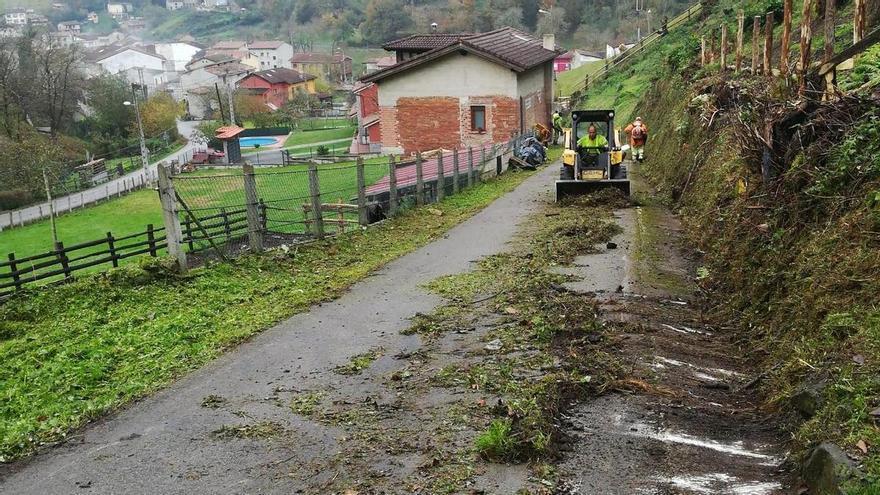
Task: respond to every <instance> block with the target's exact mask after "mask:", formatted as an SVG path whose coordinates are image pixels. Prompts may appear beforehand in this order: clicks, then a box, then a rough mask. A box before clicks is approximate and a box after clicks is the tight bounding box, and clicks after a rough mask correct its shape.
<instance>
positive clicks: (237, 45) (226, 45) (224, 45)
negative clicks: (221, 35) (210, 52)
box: [211, 41, 247, 50]
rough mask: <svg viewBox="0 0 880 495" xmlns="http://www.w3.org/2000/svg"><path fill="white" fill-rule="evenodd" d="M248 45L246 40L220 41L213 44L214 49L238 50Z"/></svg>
mask: <svg viewBox="0 0 880 495" xmlns="http://www.w3.org/2000/svg"><path fill="white" fill-rule="evenodd" d="M245 45H247V43H246V42H244V41H218V42H216V43H214V44H213V45H211V48H212V49H214V50H238V49H241V48H244V46H245Z"/></svg>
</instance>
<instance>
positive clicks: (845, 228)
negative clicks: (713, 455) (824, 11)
mask: <svg viewBox="0 0 880 495" xmlns="http://www.w3.org/2000/svg"><path fill="white" fill-rule="evenodd" d="M766 7H767V6H762V5H760V2H748V3H747V5H746V8H747V10H755V11H761V10H766ZM839 18H840V19H847V18H849V17H848V16H847V15H846V14H841V16H840V17H839ZM718 20H720V19H718V16H717V15H716V14H713V18H712V19H711V20H710V21H709V23H707V24H710V25H712V24H714V25H717V24H716V23H717V21H718ZM777 29H779V28H778V27H777ZM839 31H846V28H845V27H843V28H841V29H840V30H839ZM747 38H748V36H747ZM777 39H778V36H777ZM814 47H816V48H820V47H821V42H819V43H817V44H816V45H814ZM792 50H793V52H795V53H796V50H797V45H796V44H793V47H792ZM777 51H778V50H777ZM697 53H698V52H697V50H696V46H694V44H693V40H692V39H691V40H688V39H687V38H686V37H685V36H683V35H675V36H670V38H669V39H668V40H667V43H664V44H663V45H662V46H660V47H657V49H655V50H652V51H650V52H649V53H648V54H646V56H645V57H644V58H643V59H641V60H640V61H639V62H637V63H635V64H634V65H633V66H632V67H631V68H630V69H629V70H628V71H627V72H626V73H623V74H618V75H616V76H612V77H610V78H609V79H607V80H605V81H604V82H603V83H601V84H600V85H598V86H597V87H596V88H594V90H593V91H591V93H590V94H589V95H588V97H587V99H586V101H585V102H583V104H582V106H585V107H597V106H603V107H604V106H608V105H613V106H616V107H617V108H618V112H619V115H621V116H623V117H631V116H632V113H633V112H634V111H638V112H640V113H643V116H644V117H645V118H646V119H647V122H648V124H649V125H651V126H652V128H653V129H654V132H653V133H652V140H651V143H649V150H648V153H649V157H650V160H649V161H648V162H646V172H647V173H648V174H649V176H650V177H651V178H652V181H653V182H654V184H655V185H656V186H657V188H658V191H659V193H660V194H661V195H662V196H664V197H666V198H667V200H669V201H671V202H673V203H674V204H675V205H677V206H679V207H680V208H681V209H682V216H683V219H684V220H685V224H686V225H687V227H688V230H689V232H690V235H691V236H692V238H693V240H694V242H695V243H696V244H697V245H698V246H699V247H700V248H701V249H702V250H704V251H705V252H706V261H705V263H706V266H705V269H706V273H707V274H708V278H707V279H706V280H705V281H704V283H705V284H706V287H707V288H708V289H711V290H712V291H713V294H714V296H715V298H716V301H723V303H721V304H719V306H718V308H716V309H717V310H718V313H717V314H718V316H719V318H722V319H724V320H727V321H733V322H735V324H736V326H737V328H738V330H739V331H740V332H742V335H743V341H744V342H748V343H749V346H750V347H749V348H750V350H751V356H752V357H753V358H755V359H756V361H758V365H759V366H763V367H764V369H765V370H766V371H767V378H766V380H764V382H762V391H763V393H764V394H765V396H766V397H767V399H768V405H770V406H772V407H775V408H778V409H780V410H791V408H792V405H793V403H792V401H791V398H792V397H793V396H794V395H795V394H796V393H797V392H798V391H799V390H800V389H801V387H803V386H805V384H806V385H811V386H818V387H819V390H820V393H819V398H820V405H819V407H818V409H817V411H816V413H815V415H814V416H812V417H811V418H810V419H809V420H806V421H805V420H802V419H799V420H796V421H795V422H794V423H793V424H792V425H791V427H792V430H793V436H794V444H793V447H794V454H795V455H796V456H798V457H799V458H801V459H803V458H804V457H803V456H805V455H806V453H808V452H809V449H810V448H811V447H813V446H815V445H817V444H818V443H820V442H822V441H832V442H836V443H837V444H838V445H840V446H841V447H842V448H844V450H846V451H847V452H848V453H849V454H850V455H853V456H854V457H856V458H858V459H860V460H861V462H862V467H863V469H864V470H865V471H866V472H867V473H868V475H869V479H870V480H871V481H872V483H873V484H874V486H875V489H876V486H880V454H878V453H877V452H876V450H875V449H874V447H873V446H874V445H878V444H880V430H878V428H877V426H876V424H875V423H873V421H872V420H871V418H870V417H869V415H868V411H870V410H872V409H876V408H877V407H878V406H880V399H878V397H880V381H878V380H877V378H876V377H877V376H880V311H878V310H877V309H876V308H877V307H880V261H878V260H877V257H876V249H877V240H876V237H875V236H876V232H877V231H878V230H880V229H878V223H877V222H878V221H880V220H878V218H880V214H878V213H877V209H876V207H875V206H871V205H876V204H877V202H878V201H876V200H872V199H871V198H877V197H880V193H877V191H880V181H878V178H880V177H878V175H880V160H878V158H877V157H878V156H880V149H877V147H878V145H877V141H876V140H875V138H871V137H870V136H880V116H876V114H875V116H873V117H872V116H871V114H868V115H863V116H861V118H860V119H858V122H859V124H858V126H857V130H852V131H851V134H850V138H849V139H842V140H840V141H838V143H839V144H838V145H837V146H834V147H833V148H832V149H831V150H830V153H829V155H828V156H829V158H828V159H827V160H824V163H823V160H822V159H817V158H816V157H815V156H809V157H805V156H803V155H801V156H800V157H799V158H796V159H795V162H794V163H795V164H800V165H799V167H800V168H799V167H795V168H793V169H792V170H790V171H789V173H788V174H787V175H786V176H785V178H784V179H783V180H782V182H781V184H782V186H781V187H780V188H779V189H775V190H776V193H775V194H774V195H772V196H768V195H766V194H762V192H764V191H763V190H762V188H761V186H760V184H761V177H760V174H758V173H756V170H759V169H760V167H759V164H757V163H754V162H750V160H749V159H746V158H743V156H742V154H741V152H740V148H739V142H738V138H736V137H735V136H733V135H732V134H731V133H730V132H729V131H730V127H731V124H729V123H725V122H724V120H722V121H721V122H720V123H718V124H716V130H714V131H711V132H710V131H706V130H705V129H704V125H705V123H706V121H707V120H703V119H701V117H700V116H699V113H700V111H699V109H698V108H697V109H694V108H689V107H688V104H689V102H690V101H691V99H692V98H693V97H694V96H696V94H697V91H696V90H695V88H693V87H692V86H691V83H693V82H695V81H697V82H698V85H697V87H699V88H702V87H704V86H705V85H706V84H708V83H711V82H716V81H717V79H709V80H708V81H706V82H702V83H699V81H702V80H704V79H703V78H704V77H705V76H708V75H711V74H712V73H715V72H717V66H715V67H709V68H707V69H703V70H696V68H695V67H693V66H692V67H690V68H688V67H687V64H682V63H681V57H680V55H682V54H690V55H689V56H690V57H691V58H690V60H688V62H692V61H693V60H694V58H693V57H695V56H696V54H697ZM747 58H750V57H747ZM863 60H865V61H866V63H868V62H867V61H872V60H873V62H871V63H876V60H875V57H873V56H871V55H869V56H866V57H864V58H863ZM648 69H650V70H648ZM642 71H644V72H647V73H648V76H649V77H647V78H646V77H645V74H644V73H643V72H642ZM875 73H878V71H877V70H875V69H872V68H864V69H862V70H861V72H859V74H860V77H863V78H864V77H866V76H865V75H866V74H875ZM846 77H849V76H845V77H844V81H845V80H846ZM867 77H870V76H867ZM741 84H742V85H744V86H745V87H746V88H747V89H745V90H744V92H745V93H746V94H756V95H757V94H765V93H767V90H768V85H767V82H766V81H764V80H757V81H752V80H750V78H749V77H748V76H744V77H743V78H742V82H741ZM775 91H777V94H778V92H779V89H778V88H776V89H775ZM734 111H736V110H734ZM743 116H744V118H749V117H750V114H748V113H747V114H743ZM719 118H721V119H725V118H726V115H725V114H720V115H719ZM719 129H720V130H719ZM859 136H869V137H868V138H867V140H865V139H864V138H861V137H859ZM871 143H873V144H871ZM694 164H697V165H701V166H697V167H696V168H693V170H694V172H695V173H694V174H693V175H692V177H691V181H690V182H688V177H689V176H691V170H692V167H693V166H694ZM801 168H802V170H801ZM856 170H858V172H856ZM740 179H742V180H744V181H745V182H746V183H747V184H750V186H748V189H747V192H746V194H745V195H744V196H740V195H738V194H737V193H736V190H737V181H738V180H740ZM686 183H687V185H688V187H687V188H686V189H685V184H686ZM811 191H812V192H811ZM817 191H818V192H817ZM866 196H867V198H868V200H867V202H866V201H865V199H864V198H865V197H866ZM842 198H848V199H846V200H845V203H844V204H847V205H848V206H847V207H846V208H843V209H841V208H840V207H839V205H840V203H839V202H840V200H841V199H842ZM765 203H766V208H767V209H755V208H754V207H755V206H758V207H759V208H760V207H761V206H764V204H765ZM759 225H766V226H767V229H768V231H762V230H761V229H759V228H756V226H759ZM860 363H862V364H860ZM860 440H861V441H864V442H866V443H867V445H869V446H870V447H869V450H868V454H867V455H865V454H863V453H862V452H860V451H859V450H858V449H857V448H856V444H857V443H858V442H859V441H860ZM852 493H863V492H858V491H853V492H852ZM871 493H874V492H871Z"/></svg>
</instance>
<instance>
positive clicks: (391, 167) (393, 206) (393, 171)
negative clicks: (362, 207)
mask: <svg viewBox="0 0 880 495" xmlns="http://www.w3.org/2000/svg"><path fill="white" fill-rule="evenodd" d="M388 212H389V213H390V215H391V216H394V214H395V213H397V165H396V164H395V163H394V155H391V156H389V157H388Z"/></svg>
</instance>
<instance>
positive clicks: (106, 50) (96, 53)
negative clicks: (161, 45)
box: [85, 44, 165, 62]
mask: <svg viewBox="0 0 880 495" xmlns="http://www.w3.org/2000/svg"><path fill="white" fill-rule="evenodd" d="M128 50H131V51H133V52H138V53H142V54H144V55H149V56H150V57H155V58H158V59H160V60H165V57H163V56H162V55H158V54H156V52H155V46H153V50H152V51H151V50H150V48H149V47H141V46H121V45H118V44H112V45H108V46H104V47H101V48H97V49H95V50H88V51H86V53H85V59H86V60H87V61H91V62H100V61H101V60H105V59H108V58H110V57H112V56H114V55H118V54H120V53H123V52H126V51H128Z"/></svg>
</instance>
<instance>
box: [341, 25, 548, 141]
mask: <svg viewBox="0 0 880 495" xmlns="http://www.w3.org/2000/svg"><path fill="white" fill-rule="evenodd" d="M384 48H385V49H386V50H392V51H394V52H395V53H396V57H397V61H398V63H396V64H395V65H393V66H391V67H387V68H385V69H382V70H379V71H377V72H374V73H372V74H368V75H366V76H364V77H362V78H361V82H362V83H364V84H365V85H372V86H373V87H374V88H375V89H372V88H363V89H361V90H360V92H359V93H358V94H357V96H358V100H359V101H358V104H359V106H360V108H361V110H363V112H362V113H364V114H365V115H360V113H359V115H358V117H359V125H358V139H359V140H360V143H365V144H367V145H370V146H371V147H372V145H376V144H379V143H381V146H380V147H381V150H382V152H384V153H411V152H414V151H419V150H430V149H436V148H446V149H450V148H453V147H462V146H477V145H482V144H487V143H496V142H501V141H505V140H507V139H509V138H510V137H511V136H513V135H516V134H519V133H522V132H525V131H526V130H529V129H531V128H532V127H533V126H534V125H535V124H536V123H542V124H545V125H547V124H548V122H549V120H550V106H551V101H552V95H553V59H555V58H556V56H557V55H559V54H560V52H559V51H557V50H556V49H555V46H554V44H553V41H552V38H550V39H547V40H545V43H542V42H541V40H538V39H535V38H534V37H532V36H529V35H528V34H525V33H522V32H520V31H518V30H516V29H513V28H510V27H505V28H501V29H497V30H494V31H489V32H486V33H480V34H462V35H454V34H452V35H450V34H428V35H414V36H410V37H408V38H403V39H400V40H396V41H392V42H390V43H388V44H386V45H385V46H384ZM374 94H375V96H373V95H374ZM370 98H375V104H376V106H377V107H378V120H377V121H375V120H371V119H375V117H373V115H375V114H374V113H371V112H367V111H366V110H367V107H368V104H367V102H368V99H370ZM373 126H378V129H377V130H372V131H371V128H372V127H373ZM376 139H378V143H376V141H375V140H376Z"/></svg>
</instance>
